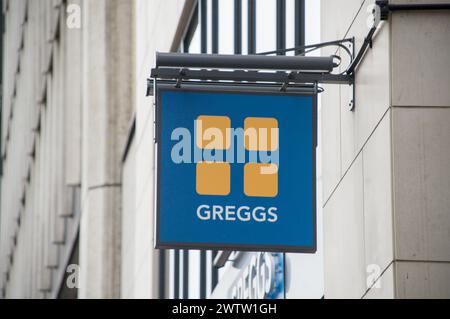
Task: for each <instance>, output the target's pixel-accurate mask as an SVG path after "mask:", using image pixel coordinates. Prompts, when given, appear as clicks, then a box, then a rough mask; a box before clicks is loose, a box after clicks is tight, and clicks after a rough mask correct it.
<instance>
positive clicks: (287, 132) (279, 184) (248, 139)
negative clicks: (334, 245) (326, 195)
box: [156, 88, 317, 253]
mask: <svg viewBox="0 0 450 319" xmlns="http://www.w3.org/2000/svg"><path fill="white" fill-rule="evenodd" d="M316 120H317V115H316V96H315V95H299V94H286V93H281V92H280V93H267V92H265V93H264V92H246V93H245V92H223V91H222V92H219V91H200V90H189V89H176V88H158V101H157V120H156V132H157V133H156V150H157V176H156V187H157V192H156V210H157V221H156V223H157V224H156V247H157V248H184V249H224V250H250V251H277V252H283V251H285V252H304V253H313V252H315V250H316V189H315V187H316V183H315V180H316V169H315V151H316V146H317V142H316V129H317V127H316Z"/></svg>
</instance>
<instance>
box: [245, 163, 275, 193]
mask: <svg viewBox="0 0 450 319" xmlns="http://www.w3.org/2000/svg"><path fill="white" fill-rule="evenodd" d="M244 193H245V195H247V196H251V197H275V196H277V195H278V166H277V165H275V164H259V163H249V164H246V165H245V166H244Z"/></svg>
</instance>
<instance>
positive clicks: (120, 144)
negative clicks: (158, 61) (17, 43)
mask: <svg viewBox="0 0 450 319" xmlns="http://www.w3.org/2000/svg"><path fill="white" fill-rule="evenodd" d="M82 6H83V15H82V20H83V25H82V28H83V106H82V110H83V118H82V122H83V124H82V153H83V155H82V179H81V184H82V216H81V225H80V290H79V297H80V298H118V297H120V263H121V250H120V238H121V234H120V229H121V227H120V225H121V207H120V203H121V198H120V197H121V174H120V173H121V153H122V150H123V148H124V144H125V140H126V132H127V129H128V126H129V122H130V118H131V114H132V110H133V107H132V97H131V96H132V95H131V93H132V79H133V77H132V71H133V65H132V63H133V60H132V55H131V53H132V50H133V34H132V23H133V17H132V6H133V2H132V1H127V0H96V1H89V0H87V1H83V3H82Z"/></svg>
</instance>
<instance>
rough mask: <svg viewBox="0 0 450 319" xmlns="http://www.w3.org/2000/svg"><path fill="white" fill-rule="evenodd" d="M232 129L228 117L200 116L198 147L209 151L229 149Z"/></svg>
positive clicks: (197, 123) (198, 121) (197, 128)
mask: <svg viewBox="0 0 450 319" xmlns="http://www.w3.org/2000/svg"><path fill="white" fill-rule="evenodd" d="M230 129H231V120H230V118H229V117H228V116H207V115H201V116H199V117H198V118H197V121H196V134H197V136H196V139H195V140H196V144H197V147H198V148H201V149H209V150H211V149H215V150H225V149H228V148H229V147H230Z"/></svg>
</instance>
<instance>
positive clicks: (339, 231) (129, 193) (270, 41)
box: [0, 0, 450, 298]
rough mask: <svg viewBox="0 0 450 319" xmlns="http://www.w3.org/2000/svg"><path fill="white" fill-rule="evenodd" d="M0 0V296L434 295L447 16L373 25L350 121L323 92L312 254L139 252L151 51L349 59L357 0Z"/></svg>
mask: <svg viewBox="0 0 450 319" xmlns="http://www.w3.org/2000/svg"><path fill="white" fill-rule="evenodd" d="M0 2H1V4H2V33H1V43H2V49H1V54H2V60H3V63H2V78H1V88H2V89H1V94H2V100H1V103H2V104H1V105H2V106H1V140H0V146H1V147H0V149H1V174H2V175H1V198H0V201H1V206H0V207H1V208H0V297H3V298H215V297H217V298H233V297H238V298H246V297H249V296H254V295H252V293H253V292H252V289H253V288H252V287H253V286H252V283H253V282H254V281H255V280H263V281H265V282H267V291H266V293H265V294H263V295H261V296H258V297H265V298H303V297H309V298H322V297H325V298H346V297H348V298H407V297H447V298H448V297H450V149H449V147H448V145H449V142H448V141H449V140H450V90H448V87H449V85H450V72H449V70H450V58H449V55H448V52H449V51H450V37H449V36H448V34H449V32H450V12H449V11H435V12H432V11H427V12H421V11H419V12H413V13H412V12H399V13H393V14H392V15H391V16H390V17H389V20H388V21H386V22H383V23H382V24H381V25H380V27H379V30H378V31H377V33H376V34H375V37H374V40H373V48H372V49H370V50H369V51H368V53H367V55H366V56H365V58H364V60H363V62H362V64H361V65H360V67H359V68H358V71H357V76H356V108H355V111H353V112H352V111H349V107H348V104H349V100H350V89H349V87H348V86H346V85H340V86H338V85H324V86H323V87H324V89H325V91H324V93H322V94H321V95H320V103H319V123H318V127H319V148H318V159H317V160H318V163H317V165H318V176H317V181H318V183H317V186H318V192H317V193H318V198H317V200H318V205H317V207H318V234H319V236H318V252H317V253H316V254H315V255H302V254H260V253H242V252H224V251H187V250H167V251H158V250H155V249H153V219H154V215H153V193H154V188H153V176H154V160H153V122H154V117H153V98H152V97H147V96H146V89H147V88H146V79H147V78H148V76H149V74H150V69H151V68H152V67H153V66H154V63H155V52H156V51H161V52H168V51H173V52H176V51H179V52H187V53H200V52H201V53H226V54H251V53H259V52H264V51H270V50H275V49H283V48H290V47H295V46H301V45H304V44H312V43H318V42H323V41H330V40H336V39H342V38H345V37H353V36H354V37H355V40H356V49H359V47H360V46H361V44H362V42H363V41H364V37H365V36H366V34H367V32H368V27H367V20H368V18H369V17H370V13H371V7H370V6H371V5H372V4H373V3H374V1H372V0H344V1H334V0H321V1H319V0H198V1H197V0H95V1H89V0H39V1H33V0H1V1H0ZM391 2H395V3H419V2H420V3H426V2H439V1H438V0H434V1H429V0H417V1H416V0H395V1H393V0H391ZM440 2H445V1H440ZM368 8H370V9H368ZM336 52H338V53H339V51H337V49H336V48H325V49H323V50H322V51H321V52H314V53H311V54H316V55H319V54H322V55H325V54H327V55H329V54H335V53H336ZM294 53H295V52H290V53H288V54H294ZM347 62H348V61H347ZM341 68H342V69H341V71H344V70H345V68H346V63H345V61H344V63H343V64H342V66H341ZM174 198H175V199H176V194H174ZM256 262H260V263H261V264H262V265H264V267H266V269H267V271H266V272H264V273H261V272H258V271H256V269H255V263H256Z"/></svg>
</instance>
